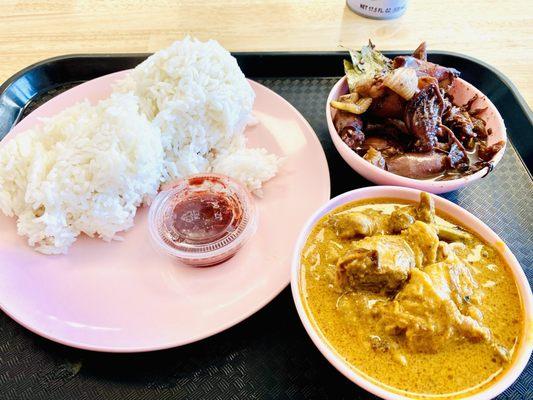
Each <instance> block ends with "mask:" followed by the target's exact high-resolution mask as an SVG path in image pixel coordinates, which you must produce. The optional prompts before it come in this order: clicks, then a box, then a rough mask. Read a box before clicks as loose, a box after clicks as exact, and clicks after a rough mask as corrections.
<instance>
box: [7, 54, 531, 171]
mask: <svg viewBox="0 0 533 400" xmlns="http://www.w3.org/2000/svg"><path fill="white" fill-rule="evenodd" d="M410 52H411V51H410V50H384V51H383V53H384V54H386V55H388V56H396V55H402V54H409V53H410ZM151 54H153V53H69V54H63V55H58V56H54V57H49V58H46V59H43V60H40V61H37V62H35V63H33V64H30V65H28V66H27V67H25V68H23V69H21V70H19V71H18V72H16V73H14V74H13V75H11V76H10V77H9V78H8V79H7V80H6V81H4V82H3V83H2V84H0V98H1V97H3V96H4V94H5V92H6V91H7V90H8V89H9V88H10V87H11V86H12V85H13V84H15V83H16V82H17V81H18V80H19V79H21V78H23V77H24V76H25V74H27V73H28V72H30V71H32V70H34V69H37V68H39V67H41V66H44V65H46V64H50V63H55V62H60V61H64V60H76V59H79V60H81V59H100V58H104V59H105V58H109V59H111V58H114V59H117V58H118V59H128V58H146V57H148V56H150V55H151ZM231 54H232V55H233V56H235V57H237V58H238V57H269V58H270V57H272V58H276V57H324V56H329V57H335V56H338V57H340V56H346V54H347V51H341V50H334V51H328V50H326V51H232V52H231ZM428 54H429V55H438V56H449V57H457V58H460V59H463V60H466V61H469V62H472V63H475V64H477V65H479V66H480V67H482V68H485V69H487V70H489V71H490V72H491V73H493V74H494V75H496V76H497V77H498V79H500V81H501V82H502V84H504V85H505V86H506V87H507V89H508V90H509V91H510V92H511V94H512V95H513V97H514V99H515V100H516V102H517V103H518V105H519V107H520V111H522V113H523V114H524V115H525V117H526V119H527V120H528V121H529V123H530V125H531V126H532V127H533V111H532V109H531V108H530V107H529V105H528V104H527V102H526V101H525V99H524V97H523V96H522V94H521V93H520V91H519V90H518V88H517V87H516V86H515V84H514V83H513V82H512V81H511V80H510V79H509V78H508V77H507V76H506V75H505V74H503V73H502V72H501V71H499V70H498V69H497V68H495V67H493V66H492V65H490V64H488V63H486V62H485V61H482V60H480V59H478V58H475V57H472V56H469V55H466V54H462V53H458V52H453V51H446V50H431V51H428ZM317 76H320V77H330V75H328V74H324V75H317ZM268 77H269V76H268V75H266V76H261V78H268ZM52 88H53V86H51V87H49V88H48V89H52ZM39 93H40V92H37V93H36V94H34V95H33V96H32V97H30V98H28V100H27V101H26V103H25V104H24V105H18V104H17V106H18V107H19V111H18V113H17V116H16V118H15V122H14V123H13V124H12V125H11V126H10V127H9V129H11V128H13V126H15V125H16V124H17V123H18V122H19V121H20V117H21V115H22V114H23V112H24V110H25V108H26V106H27V105H28V104H30V102H31V100H32V99H33V98H34V97H36V96H38V95H39ZM0 140H1V139H0ZM508 142H509V143H510V144H511V145H512V146H513V147H514V149H515V151H516V154H517V157H518V159H519V160H520V162H521V163H522V165H523V166H524V168H525V170H526V172H527V173H528V175H529V177H530V178H531V179H532V180H533V166H531V167H530V166H528V164H527V163H526V160H525V159H524V157H523V155H522V152H524V151H525V149H522V144H521V143H520V142H521V141H520V142H519V143H518V144H519V145H517V144H516V143H515V141H513V140H512V139H511V138H510V137H508ZM530 168H531V169H530Z"/></svg>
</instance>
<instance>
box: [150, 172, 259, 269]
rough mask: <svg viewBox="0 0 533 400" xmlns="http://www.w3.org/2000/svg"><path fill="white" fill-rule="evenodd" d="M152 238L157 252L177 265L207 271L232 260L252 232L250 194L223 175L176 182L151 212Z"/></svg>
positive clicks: (152, 206) (252, 208)
mask: <svg viewBox="0 0 533 400" xmlns="http://www.w3.org/2000/svg"><path fill="white" fill-rule="evenodd" d="M149 224H150V233H151V237H152V240H153V242H154V243H155V245H156V246H157V248H158V249H160V250H162V251H164V252H165V253H166V254H169V255H171V256H173V257H175V258H176V259H178V260H179V261H181V262H183V263H186V264H190V265H195V266H208V265H214V264H218V263H220V262H222V261H224V260H227V259H228V258H230V257H231V256H233V255H234V254H235V253H236V252H237V251H238V250H239V249H240V248H241V247H242V246H243V245H244V243H245V242H246V241H247V240H248V239H249V238H250V236H252V235H253V233H254V232H255V230H256V226H257V221H256V211H255V206H254V204H253V199H252V196H251V195H250V193H249V192H248V191H247V190H246V188H245V187H244V186H242V185H241V184H240V183H238V182H237V181H235V180H233V179H231V178H229V177H227V176H223V175H217V174H201V175H194V176H191V177H189V178H186V179H183V180H180V181H178V182H176V183H175V184H174V186H173V187H172V188H171V189H169V190H165V191H163V192H161V193H159V194H158V195H157V197H156V198H155V200H154V202H153V203H152V205H151V207H150V214H149Z"/></svg>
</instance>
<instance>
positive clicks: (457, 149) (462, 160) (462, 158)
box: [441, 125, 470, 171]
mask: <svg viewBox="0 0 533 400" xmlns="http://www.w3.org/2000/svg"><path fill="white" fill-rule="evenodd" d="M441 129H442V131H443V132H445V134H446V135H447V136H448V145H449V146H448V147H449V149H448V152H447V153H448V156H447V163H448V168H451V169H457V170H459V171H465V170H467V169H468V167H469V164H470V161H469V159H468V155H467V154H466V149H465V148H464V146H463V144H462V143H461V142H460V141H459V139H457V137H456V136H455V133H454V132H453V131H452V130H451V129H450V128H448V127H447V126H445V125H442V126H441Z"/></svg>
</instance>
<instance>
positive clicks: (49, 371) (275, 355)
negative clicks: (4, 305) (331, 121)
mask: <svg viewBox="0 0 533 400" xmlns="http://www.w3.org/2000/svg"><path fill="white" fill-rule="evenodd" d="M256 80H257V81H258V82H260V83H262V84H264V85H266V86H268V87H270V88H271V89H273V90H274V91H276V92H277V93H279V94H280V95H282V96H283V97H285V98H286V99H287V100H288V101H289V102H291V103H292V104H293V105H294V106H295V107H296V108H297V109H298V110H300V112H301V113H302V114H303V115H304V116H305V117H306V118H307V120H308V121H309V122H310V123H311V125H312V126H313V128H314V129H315V131H316V133H317V134H318V136H319V138H320V141H321V143H322V145H323V146H324V149H325V151H326V156H327V158H328V163H329V166H330V171H331V182H332V196H335V195H337V194H339V193H342V192H345V191H347V190H350V189H354V188H357V187H361V186H368V185H369V184H370V183H369V182H367V181H365V180H364V179H363V178H361V177H360V176H358V175H357V174H356V173H355V172H354V171H352V169H351V168H350V167H349V166H348V165H347V164H345V162H344V161H343V160H342V159H341V158H340V156H339V155H338V154H337V152H336V150H335V148H334V147H333V144H332V143H331V140H330V138H329V134H328V131H327V127H326V123H325V117H324V103H325V99H326V97H327V94H328V92H329V90H330V88H331V86H332V85H333V84H334V82H335V81H336V80H337V78H316V79H313V78H276V79H256ZM70 86H71V85H65V87H56V88H55V89H53V92H52V93H42V94H41V95H40V96H39V97H38V98H35V99H34V101H33V102H32V103H31V104H29V105H28V107H27V109H26V110H25V112H26V113H27V112H29V111H30V110H31V109H33V108H34V107H35V106H37V105H39V104H40V103H41V102H42V101H43V100H47V99H49V98H50V97H51V96H53V95H56V94H58V93H60V92H61V91H62V90H64V89H67V88H68V87H70ZM507 123H508V125H511V124H512V121H507ZM310 184H312V182H310ZM532 193H533V182H532V180H531V178H530V176H529V174H528V172H527V170H526V169H525V168H524V165H523V164H522V162H521V161H520V159H519V157H518V156H517V153H516V151H515V149H514V147H513V146H508V148H507V152H506V154H505V156H504V158H503V160H502V161H501V163H500V164H499V165H498V167H497V168H496V170H495V171H494V172H493V173H492V174H490V175H489V176H488V177H487V178H485V179H482V180H480V181H478V182H477V183H474V184H472V185H470V186H469V187H467V188H464V189H461V190H459V191H456V192H454V193H451V194H448V195H445V197H447V198H448V199H450V200H452V201H454V202H456V203H457V204H459V205H461V206H462V207H464V208H466V209H467V210H469V211H470V212H472V213H473V214H475V215H476V216H478V217H479V218H480V219H482V220H483V221H484V222H486V223H487V224H488V225H489V226H490V227H491V228H492V229H493V230H494V231H495V232H496V233H498V234H499V235H500V236H501V237H502V238H503V239H504V240H505V241H506V242H507V244H508V245H509V247H510V248H511V250H512V251H513V252H514V254H515V255H516V257H517V258H518V260H519V261H520V263H521V264H522V266H523V268H524V269H525V270H526V274H527V276H528V279H529V282H530V284H531V283H532V282H533V266H532V265H531V260H532V259H533V232H532V226H533V201H532V200H531V196H532ZM0 393H1V394H2V395H0V397H1V398H6V399H45V398H46V399H50V398H53V399H72V398H76V399H96V398H106V399H244V398H246V399H270V398H276V399H318V398H320V399H363V398H365V399H366V398H374V397H373V396H371V395H370V394H368V393H366V392H365V391H363V390H361V389H359V388H358V387H357V386H355V385H354V384H352V383H351V382H349V381H348V380H347V379H345V378H344V377H343V376H342V375H341V374H339V373H338V372H337V371H336V370H335V369H334V368H333V367H332V366H330V364H329V363H328V362H327V361H326V359H325V358H323V357H322V355H321V354H320V353H319V352H318V350H316V348H315V347H314V345H313V344H312V342H311V341H310V339H309V338H308V336H307V334H306V333H305V331H304V329H303V326H302V325H301V323H300V321H299V318H298V315H297V313H296V310H295V308H294V306H293V302H292V298H291V294H290V291H289V289H285V290H284V291H283V292H282V293H281V294H280V295H279V296H278V297H277V298H276V299H275V300H274V301H273V302H272V303H270V304H269V305H268V306H266V307H265V308H264V309H262V310H261V311H259V312H258V313H256V314H255V315H254V316H252V317H250V318H249V319H247V320H246V321H244V322H242V323H240V324H239V325H237V326H235V327H233V328H231V329H229V330H227V331H225V332H223V333H221V334H218V335H216V336H214V337H211V338H208V339H206V340H203V341H201V342H198V343H195V344H192V345H188V346H184V347H181V348H177V349H171V350H166V351H160V352H154V353H145V354H131V355H130V354H101V353H91V352H86V351H81V350H76V349H71V348H67V347H64V346H61V345H58V344H55V343H53V342H50V341H48V340H46V339H43V338H41V337H39V336H37V335H34V334H32V333H30V332H29V331H27V330H25V329H24V328H22V327H21V326H19V325H18V324H16V323H15V322H14V321H12V320H11V319H9V318H8V317H7V316H6V315H5V314H3V313H0ZM531 398H533V365H532V363H530V364H529V365H528V367H527V369H526V371H525V372H524V373H523V374H522V376H521V377H520V379H519V380H518V381H517V382H516V383H515V384H514V385H513V386H512V387H511V388H509V389H508V390H507V391H506V392H505V393H504V394H502V395H501V396H500V397H499V399H513V400H514V399H516V400H518V399H531Z"/></svg>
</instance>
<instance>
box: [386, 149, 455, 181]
mask: <svg viewBox="0 0 533 400" xmlns="http://www.w3.org/2000/svg"><path fill="white" fill-rule="evenodd" d="M385 161H386V163H387V170H388V171H389V172H392V173H394V174H396V175H401V176H406V177H408V178H415V179H429V178H434V177H435V176H437V175H439V174H441V173H442V172H444V171H445V170H446V167H447V155H446V154H444V153H440V152H428V153H405V154H400V155H396V156H393V157H390V158H387V159H386V160H385Z"/></svg>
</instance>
